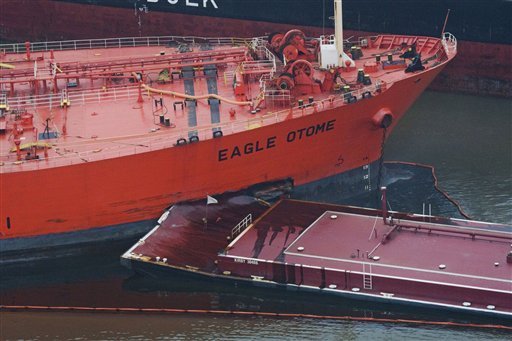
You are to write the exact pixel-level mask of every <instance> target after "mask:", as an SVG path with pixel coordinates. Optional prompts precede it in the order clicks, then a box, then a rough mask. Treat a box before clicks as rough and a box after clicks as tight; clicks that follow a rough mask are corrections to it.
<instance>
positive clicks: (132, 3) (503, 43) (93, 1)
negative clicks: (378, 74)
mask: <svg viewBox="0 0 512 341" xmlns="http://www.w3.org/2000/svg"><path fill="white" fill-rule="evenodd" d="M0 6H1V12H2V20H1V21H0V37H1V38H2V39H6V40H9V41H25V40H38V41H41V40H44V41H53V40H63V39H90V38H103V37H119V36H134V37H140V36H151V35H198V36H231V35H232V34H233V32H237V35H238V36H243V37H252V36H261V35H266V34H270V33H273V32H282V31H288V30H289V29H290V28H291V27H292V26H293V27H296V26H298V27H299V28H300V29H302V30H303V31H305V32H306V33H308V34H309V35H311V36H319V35H321V34H326V33H330V32H331V31H332V28H333V21H332V20H330V17H331V15H332V10H333V5H332V2H331V1H327V0H300V1H296V0H280V1H270V0H244V1H237V0H206V1H205V0H102V1H98V0H73V1H70V0H20V1H2V2H1V4H0ZM449 9H451V11H450V15H449V20H448V22H447V24H446V30H447V31H449V32H451V33H453V34H454V35H455V36H457V38H458V40H459V57H458V58H457V60H455V61H454V62H453V63H451V64H450V65H449V66H448V67H447V68H446V70H445V72H444V73H443V74H442V75H441V76H440V77H437V79H436V80H435V81H434V82H433V84H432V86H431V88H432V89H435V90H448V91H458V92H466V93H470V94H477V95H495V96H504V97H511V96H512V70H511V64H510V60H512V45H511V44H512V38H511V37H512V25H511V22H510V18H511V16H512V3H511V2H510V1H506V0H489V1H457V0H421V1H405V0H384V1H380V0H364V1H357V0H346V1H345V2H344V21H345V28H346V29H348V30H350V31H347V37H348V36H355V37H357V36H363V35H370V34H377V33H387V34H414V35H421V36H439V34H440V33H441V31H442V27H443V24H444V20H445V16H446V14H447V12H448V10H449ZM375 32H377V33H375Z"/></svg>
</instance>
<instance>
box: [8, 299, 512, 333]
mask: <svg viewBox="0 0 512 341" xmlns="http://www.w3.org/2000/svg"><path fill="white" fill-rule="evenodd" d="M23 310H27V311H52V312H98V313H160V314H162V313H165V314H169V313H175V314H176V313H177V314H215V315H238V316H264V317H284V318H297V317H299V318H308V319H324V320H342V321H358V322H379V323H401V324H417V325H437V326H446V327H463V328H476V329H500V330H511V331H512V326H504V325H496V324H478V323H460V322H451V321H427V320H408V319H391V318H378V317H357V316H330V315H326V316H323V315H314V314H292V313H273V312H261V311H237V310H208V309H173V308H120V307H117V308H116V307H110V308H109V307H64V306H28V305H27V306H17V305H0V311H23Z"/></svg>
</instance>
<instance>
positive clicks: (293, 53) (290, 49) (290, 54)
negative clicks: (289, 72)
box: [283, 45, 299, 61]
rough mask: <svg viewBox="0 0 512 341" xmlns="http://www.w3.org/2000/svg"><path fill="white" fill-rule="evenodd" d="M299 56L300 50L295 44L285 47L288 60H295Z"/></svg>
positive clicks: (284, 52) (284, 53)
mask: <svg viewBox="0 0 512 341" xmlns="http://www.w3.org/2000/svg"><path fill="white" fill-rule="evenodd" d="M298 56H299V50H298V49H297V48H296V47H295V46H293V45H288V46H286V47H285V48H284V49H283V57H284V58H285V59H286V60H287V61H290V60H295V59H297V57H298Z"/></svg>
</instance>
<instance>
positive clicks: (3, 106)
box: [0, 94, 9, 115]
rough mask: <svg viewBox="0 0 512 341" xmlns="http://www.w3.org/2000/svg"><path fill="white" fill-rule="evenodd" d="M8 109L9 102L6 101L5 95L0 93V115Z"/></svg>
mask: <svg viewBox="0 0 512 341" xmlns="http://www.w3.org/2000/svg"><path fill="white" fill-rule="evenodd" d="M6 111H9V103H8V102H7V95H6V94H0V115H3V114H4V112H6Z"/></svg>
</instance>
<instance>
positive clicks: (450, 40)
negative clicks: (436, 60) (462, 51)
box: [442, 32, 457, 54]
mask: <svg viewBox="0 0 512 341" xmlns="http://www.w3.org/2000/svg"><path fill="white" fill-rule="evenodd" d="M442 42H443V46H444V49H445V51H446V54H450V53H453V52H455V51H457V38H455V36H454V35H453V34H451V33H449V32H444V33H443V39H442Z"/></svg>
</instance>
